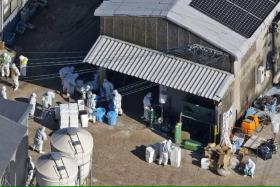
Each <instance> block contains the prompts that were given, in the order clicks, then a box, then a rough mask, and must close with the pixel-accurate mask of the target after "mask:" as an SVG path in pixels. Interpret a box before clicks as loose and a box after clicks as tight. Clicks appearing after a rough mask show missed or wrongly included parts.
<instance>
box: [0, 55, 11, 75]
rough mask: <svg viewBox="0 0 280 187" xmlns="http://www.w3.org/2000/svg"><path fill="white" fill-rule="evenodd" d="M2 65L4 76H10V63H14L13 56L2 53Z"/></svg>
mask: <svg viewBox="0 0 280 187" xmlns="http://www.w3.org/2000/svg"><path fill="white" fill-rule="evenodd" d="M1 60H2V66H1V75H2V77H4V76H6V77H9V76H10V64H11V63H12V58H11V56H10V55H8V54H7V53H3V54H2V59H1Z"/></svg>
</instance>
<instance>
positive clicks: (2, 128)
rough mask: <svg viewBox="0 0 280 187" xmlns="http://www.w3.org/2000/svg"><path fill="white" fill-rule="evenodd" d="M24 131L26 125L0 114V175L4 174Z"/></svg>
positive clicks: (25, 130)
mask: <svg viewBox="0 0 280 187" xmlns="http://www.w3.org/2000/svg"><path fill="white" fill-rule="evenodd" d="M1 108H2V107H1ZM13 108H14V109H16V107H13ZM26 132H27V127H26V126H24V125H22V124H19V123H17V122H14V121H12V120H10V119H8V118H7V117H4V116H2V115H0V142H1V143H0V176H2V175H3V174H4V172H5V170H6V168H7V166H8V165H9V163H10V161H11V160H12V157H13V155H14V153H15V152H16V150H17V147H18V146H19V145H20V142H21V141H22V139H23V137H24V135H25V133H26Z"/></svg>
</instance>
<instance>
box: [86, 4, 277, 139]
mask: <svg viewBox="0 0 280 187" xmlns="http://www.w3.org/2000/svg"><path fill="white" fill-rule="evenodd" d="M279 11H280V4H279V3H278V1H276V0H273V1H271V0H258V1H256V0H249V1H244V2H243V1H233V0H229V1H225V0H219V1H212V0H206V1H205V0H149V1H148V0H147V1H146V0H144V1H143V0H141V1H140V0H123V1H118V0H112V1H104V2H103V3H102V4H101V5H100V7H99V8H98V9H96V11H95V16H100V24H101V25H100V28H101V29H100V34H101V36H100V37H99V39H98V40H97V42H96V43H95V44H94V46H93V47H92V49H91V50H90V52H89V53H88V55H87V57H86V58H85V59H84V61H85V62H88V63H91V64H94V65H97V66H99V67H102V68H105V69H109V70H112V71H116V72H119V73H121V74H122V75H124V76H133V77H137V78H140V79H144V80H147V81H150V82H153V83H156V84H158V85H159V87H161V86H165V87H166V92H167V95H168V102H167V103H166V104H165V106H164V107H165V108H166V109H167V110H169V111H170V112H175V113H177V114H178V115H179V114H180V113H183V117H184V118H186V120H185V121H186V122H185V124H184V125H185V126H187V127H186V129H188V130H189V131H190V133H191V134H197V135H198V136H203V135H204V134H205V130H206V129H207V131H208V132H209V133H207V136H208V140H207V141H213V140H216V141H217V140H218V139H219V138H218V137H219V135H220V132H221V131H222V127H223V125H224V124H225V123H229V124H230V125H232V124H234V122H235V121H236V120H237V119H238V118H239V117H240V116H241V115H242V113H243V111H244V110H245V109H246V108H247V107H248V105H249V104H250V103H251V102H252V101H253V100H254V99H255V98H256V97H257V96H259V95H260V94H261V93H262V92H263V91H264V90H265V89H267V88H268V87H270V86H271V85H272V80H273V78H274V77H275V75H276V74H277V73H278V72H277V69H278V68H277V66H278V64H279V62H278V57H279V46H280V42H279V41H280V40H279V39H278V37H279V34H278V33H277V32H278V31H277V29H276V28H277V24H278V15H277V13H278V12H279ZM160 85H161V86H160ZM139 99H142V98H139ZM224 114H227V115H224ZM225 118H227V119H225Z"/></svg>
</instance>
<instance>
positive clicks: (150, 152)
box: [145, 146, 156, 164]
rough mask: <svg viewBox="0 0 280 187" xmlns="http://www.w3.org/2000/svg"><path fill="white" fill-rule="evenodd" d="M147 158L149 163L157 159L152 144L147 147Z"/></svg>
mask: <svg viewBox="0 0 280 187" xmlns="http://www.w3.org/2000/svg"><path fill="white" fill-rule="evenodd" d="M145 158H146V161H147V162H148V163H149V164H150V163H152V162H154V161H155V159H156V154H155V150H154V148H152V147H151V146H149V147H147V148H146V154H145Z"/></svg>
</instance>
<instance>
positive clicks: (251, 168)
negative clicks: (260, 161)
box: [244, 159, 256, 178]
mask: <svg viewBox="0 0 280 187" xmlns="http://www.w3.org/2000/svg"><path fill="white" fill-rule="evenodd" d="M255 169H256V164H255V162H253V160H251V159H248V160H247V162H246V163H245V168H244V177H246V176H251V177H252V178H254V174H255Z"/></svg>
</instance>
